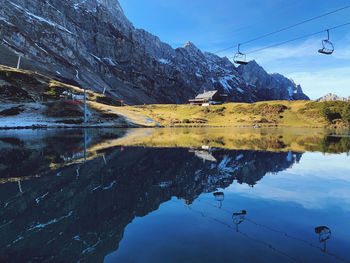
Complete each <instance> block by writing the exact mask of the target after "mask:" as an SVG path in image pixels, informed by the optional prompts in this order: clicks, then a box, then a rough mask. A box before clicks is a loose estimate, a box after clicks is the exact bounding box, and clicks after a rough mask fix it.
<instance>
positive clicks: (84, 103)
mask: <svg viewBox="0 0 350 263" xmlns="http://www.w3.org/2000/svg"><path fill="white" fill-rule="evenodd" d="M86 119H87V118H86V88H85V86H84V123H86V121H87V120H86Z"/></svg>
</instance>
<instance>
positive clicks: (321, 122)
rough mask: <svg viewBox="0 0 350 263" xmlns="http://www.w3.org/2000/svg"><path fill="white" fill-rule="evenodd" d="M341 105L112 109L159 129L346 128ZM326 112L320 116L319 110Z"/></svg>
mask: <svg viewBox="0 0 350 263" xmlns="http://www.w3.org/2000/svg"><path fill="white" fill-rule="evenodd" d="M345 105H346V103H345V102H340V101H336V102H310V101H268V102H258V103H254V104H248V103H228V104H224V105H216V106H210V107H201V106H190V105H145V106H129V107H123V108H122V109H119V110H118V109H116V111H117V112H119V111H123V112H124V114H126V113H130V114H140V115H145V116H147V117H149V118H150V119H153V120H154V121H156V122H157V123H159V124H160V125H162V126H175V127H176V126H182V127H183V126H214V127H220V126H225V127H240V126H254V125H256V126H262V127H265V126H281V127H330V126H337V127H341V126H348V125H349V123H347V122H344V121H343V120H342V111H343V109H344V107H345ZM324 107H326V108H327V109H328V111H329V112H328V115H327V116H324V114H323V111H322V110H323V108H324Z"/></svg>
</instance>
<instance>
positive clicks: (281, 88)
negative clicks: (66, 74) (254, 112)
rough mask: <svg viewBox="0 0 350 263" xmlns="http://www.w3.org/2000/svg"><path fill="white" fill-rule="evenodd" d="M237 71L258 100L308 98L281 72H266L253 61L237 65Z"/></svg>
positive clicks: (298, 86)
mask: <svg viewBox="0 0 350 263" xmlns="http://www.w3.org/2000/svg"><path fill="white" fill-rule="evenodd" d="M238 72H239V73H240V74H241V76H242V78H243V79H244V80H245V81H246V82H247V85H248V86H250V87H252V89H254V91H255V92H256V94H257V95H256V96H257V97H258V99H259V100H270V99H271V98H274V99H277V100H309V97H308V96H306V95H305V94H304V93H303V91H302V89H301V87H300V85H296V84H295V83H294V81H293V80H291V79H288V78H286V77H284V76H283V75H281V74H278V73H273V74H268V73H267V72H266V71H265V70H264V69H263V68H262V67H261V66H259V65H258V64H257V63H256V62H255V61H251V62H249V64H248V65H247V66H239V67H238Z"/></svg>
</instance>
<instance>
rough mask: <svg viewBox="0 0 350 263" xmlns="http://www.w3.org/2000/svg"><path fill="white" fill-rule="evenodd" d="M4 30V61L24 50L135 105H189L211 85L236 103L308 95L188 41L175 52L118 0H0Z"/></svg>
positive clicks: (41, 64)
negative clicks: (142, 26) (135, 22)
mask: <svg viewBox="0 0 350 263" xmlns="http://www.w3.org/2000/svg"><path fill="white" fill-rule="evenodd" d="M0 33H1V36H2V38H1V39H0V64H5V65H10V66H14V65H16V62H17V57H18V55H23V59H22V67H24V68H25V69H30V70H35V71H40V72H43V73H45V74H49V75H50V76H51V77H55V78H57V79H59V80H61V81H65V82H68V83H70V84H75V85H77V84H79V85H80V86H86V87H88V88H90V89H92V90H94V91H98V92H103V91H104V90H105V91H106V94H108V95H110V96H114V97H116V98H118V99H123V100H125V101H126V102H127V103H130V104H143V103H185V102H187V100H188V99H189V98H192V97H194V96H195V95H196V94H197V93H198V92H201V91H203V90H213V89H218V90H220V91H221V92H225V93H227V94H229V99H230V101H237V102H254V101H260V100H275V99H284V100H295V99H307V97H306V96H305V95H304V94H303V93H302V90H301V88H300V87H299V86H296V85H295V84H294V83H292V82H290V81H289V80H287V79H285V78H284V77H283V76H278V78H275V77H272V76H270V75H268V74H267V73H266V72H265V73H266V74H261V73H262V72H261V71H260V70H258V71H259V72H257V71H255V70H254V69H256V68H257V64H256V63H254V62H253V63H250V65H248V67H247V68H246V69H238V70H237V68H236V67H235V66H234V65H233V64H232V63H231V62H230V61H229V60H228V59H227V58H221V57H218V56H216V55H214V54H211V53H207V52H202V51H200V50H199V49H198V48H197V47H196V46H195V45H194V44H192V43H190V42H189V43H187V44H186V45H185V46H184V47H181V48H177V49H173V48H172V47H170V46H169V45H168V44H165V43H163V42H161V41H160V40H159V38H158V37H156V36H154V35H152V34H150V33H148V32H146V31H145V30H142V29H136V28H134V26H133V25H132V24H131V22H130V21H129V20H128V19H127V18H126V17H125V15H124V12H123V10H122V8H121V6H120V4H119V3H118V1H117V0H74V1H67V0H46V1H43V0H30V1H29V0H2V1H1V9H0ZM250 70H251V71H250ZM242 76H243V77H242ZM271 78H273V79H274V80H272V79H271ZM257 83H260V84H259V85H257ZM286 83H287V84H286ZM265 84H267V85H265Z"/></svg>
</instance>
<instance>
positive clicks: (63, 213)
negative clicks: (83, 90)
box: [0, 130, 344, 262]
mask: <svg viewBox="0 0 350 263" xmlns="http://www.w3.org/2000/svg"><path fill="white" fill-rule="evenodd" d="M125 134H126V136H125ZM130 135H132V134H130V133H129V132H128V131H119V130H104V131H102V130H101V131H92V130H82V131H81V130H78V131H74V130H69V131H64V132H60V131H47V132H40V131H37V132H35V135H33V134H32V133H26V132H23V133H22V132H20V133H17V134H16V133H15V134H6V135H5V136H4V135H3V134H2V135H1V136H0V137H1V139H0V141H1V144H0V148H1V152H0V160H1V161H0V171H1V177H2V179H1V180H2V181H1V184H0V202H1V203H0V236H1V239H0V261H5V262H26V261H40V262H45V261H54V262H62V261H65V262H77V261H82V262H103V261H104V259H105V257H106V256H107V255H108V254H110V253H112V252H113V251H118V248H119V244H120V242H121V241H122V240H123V237H124V231H125V228H126V227H127V226H128V225H129V224H130V223H131V222H133V221H134V220H135V218H137V217H144V216H146V215H148V214H149V213H151V212H152V211H156V210H158V209H159V207H160V206H161V205H162V204H164V203H166V202H167V201H169V200H172V198H173V197H177V198H178V199H181V200H186V201H185V203H186V204H187V206H189V207H191V208H192V204H193V203H194V202H195V201H196V200H197V201H199V200H200V198H199V196H201V195H203V194H206V193H210V196H211V199H214V200H212V201H213V202H214V201H215V202H216V203H215V205H214V206H215V208H219V211H223V212H225V211H226V210H225V209H224V207H223V201H224V199H225V204H226V203H227V205H230V204H232V202H229V201H227V200H226V199H227V198H226V194H225V193H224V190H220V191H219V190H218V189H225V188H227V187H228V186H230V185H231V184H232V183H233V182H237V183H239V184H246V185H249V186H251V187H254V186H256V185H257V184H258V182H259V181H260V180H262V178H263V177H264V176H265V175H266V174H268V173H273V174H274V173H279V172H281V171H284V170H286V169H288V168H290V167H293V165H294V164H296V163H298V162H299V161H300V160H301V158H302V156H303V153H301V152H294V151H286V152H268V151H254V150H230V149H225V148H216V147H209V146H206V145H204V146H203V145H201V146H200V147H199V148H196V147H192V148H191V149H190V150H189V149H187V148H145V147H136V146H133V147H131V146H130V147H124V146H122V145H123V144H122V142H123V140H125V139H127V138H128V136H130ZM343 141H344V140H343ZM337 142H338V143H339V142H342V141H341V140H340V141H337ZM332 145H334V143H333V144H332ZM332 147H333V146H332ZM342 147H343V146H342ZM213 197H214V198H213ZM244 208H245V207H244ZM195 209H196V207H194V208H193V210H195ZM248 210H249V209H248V208H247V210H237V211H232V210H229V211H226V212H228V213H230V215H232V220H233V225H232V221H231V222H227V221H223V222H225V224H229V225H230V226H232V227H234V229H235V231H237V232H239V233H241V234H242V235H244V236H247V237H250V238H252V237H251V236H252V235H253V236H254V235H255V234H254V233H251V230H249V231H247V229H246V228H245V226H244V225H245V224H246V223H247V222H250V223H252V224H255V226H263V224H261V223H259V224H258V223H256V222H255V221H253V220H252V219H249V218H247V212H246V211H248ZM249 211H250V210H249ZM209 212H211V213H212V212H213V211H211V210H210V211H209ZM249 213H250V212H249ZM202 214H206V212H203V211H202ZM214 218H215V217H214ZM216 220H217V221H220V220H221V219H216ZM243 222H244V223H243ZM241 228H242V229H241ZM269 228H270V229H272V227H269ZM317 229H318V230H317V231H316V229H315V232H316V233H318V234H319V235H320V242H321V240H322V242H323V243H324V250H325V246H326V240H328V239H329V238H326V236H327V233H325V232H326V229H321V228H317ZM329 234H330V231H329ZM321 235H322V238H321ZM290 236H291V235H290ZM325 238H326V239H325ZM253 239H255V240H260V239H259V238H257V237H254V238H253ZM265 243H266V242H265Z"/></svg>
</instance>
